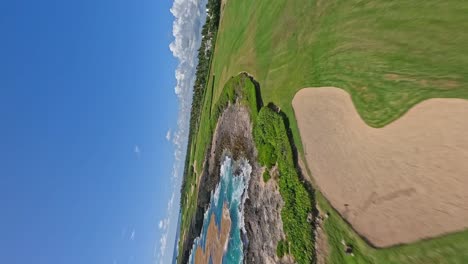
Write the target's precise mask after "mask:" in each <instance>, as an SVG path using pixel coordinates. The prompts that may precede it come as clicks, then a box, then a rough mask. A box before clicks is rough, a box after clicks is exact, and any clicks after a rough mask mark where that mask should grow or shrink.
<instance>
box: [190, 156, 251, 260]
mask: <svg viewBox="0 0 468 264" xmlns="http://www.w3.org/2000/svg"><path fill="white" fill-rule="evenodd" d="M239 163H240V164H239V168H240V170H238V171H240V173H239V175H234V174H233V168H232V167H233V161H232V160H231V158H229V157H226V158H225V160H224V161H223V162H222V164H221V169H220V182H219V184H218V186H216V189H215V191H214V193H212V194H211V198H210V205H209V207H208V210H207V211H206V213H205V216H204V220H203V228H202V232H201V235H200V236H199V237H197V238H196V239H195V241H194V243H193V247H192V252H191V253H190V259H189V263H192V264H193V263H194V259H193V256H194V255H195V251H196V249H197V247H198V246H201V247H203V248H204V247H205V243H206V241H205V238H206V233H207V231H208V226H209V224H210V219H211V215H212V214H214V215H215V221H216V225H217V226H218V227H219V226H220V222H221V217H222V213H223V204H224V203H227V205H228V207H229V214H230V216H231V231H230V234H229V242H228V245H227V249H226V251H225V253H224V257H223V263H242V260H243V244H242V239H241V232H244V233H245V229H244V216H243V212H244V210H243V205H244V201H245V199H246V198H247V195H246V192H244V191H245V190H246V188H247V186H248V184H249V179H250V173H251V171H252V167H251V166H250V165H249V163H248V162H247V161H246V160H241V161H240V162H239ZM213 264H218V263H213Z"/></svg>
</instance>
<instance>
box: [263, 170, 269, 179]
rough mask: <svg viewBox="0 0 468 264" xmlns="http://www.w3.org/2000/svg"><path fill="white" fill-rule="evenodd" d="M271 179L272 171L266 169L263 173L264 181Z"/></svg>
mask: <svg viewBox="0 0 468 264" xmlns="http://www.w3.org/2000/svg"><path fill="white" fill-rule="evenodd" d="M269 179H271V175H270V171H269V170H268V169H265V171H264V172H263V181H264V182H267V181H268V180H269Z"/></svg>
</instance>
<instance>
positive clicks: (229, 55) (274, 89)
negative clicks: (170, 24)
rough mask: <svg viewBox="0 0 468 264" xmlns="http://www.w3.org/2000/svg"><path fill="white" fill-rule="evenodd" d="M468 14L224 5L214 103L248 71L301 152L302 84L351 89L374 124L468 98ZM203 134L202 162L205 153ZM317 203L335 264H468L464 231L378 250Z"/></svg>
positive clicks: (357, 4) (450, 9)
mask: <svg viewBox="0 0 468 264" xmlns="http://www.w3.org/2000/svg"><path fill="white" fill-rule="evenodd" d="M467 13H468V3H463V2H460V1H310V0H296V1H286V0H276V1H266V0H261V1H260V0H259V1H246V0H239V1H228V2H227V5H226V8H225V13H224V14H223V19H222V21H221V26H220V29H219V33H218V40H217V46H216V50H215V55H214V60H213V65H212V74H214V75H215V76H216V78H215V80H214V83H212V82H213V80H211V81H210V84H209V85H208V87H211V86H212V85H213V87H214V88H215V90H214V99H213V101H216V99H217V97H218V96H219V95H220V93H221V87H222V84H223V83H225V82H226V81H227V80H228V78H229V77H231V76H232V75H235V74H237V73H238V72H240V71H248V72H250V73H251V74H252V75H254V76H255V78H256V79H257V80H258V81H259V83H260V84H261V86H262V97H263V98H264V101H265V102H269V101H272V102H275V103H276V104H277V105H279V106H280V107H281V108H282V110H283V111H284V112H285V113H286V114H287V115H288V116H289V118H290V120H291V129H292V131H293V135H294V138H295V142H296V144H297V146H298V149H299V151H301V152H302V146H301V143H300V140H299V136H298V131H297V125H296V123H295V120H294V115H293V111H292V107H291V100H292V98H293V96H294V94H295V92H296V91H297V90H299V89H300V88H302V87H309V86H337V87H341V88H343V89H345V90H347V91H348V92H349V93H350V94H351V95H352V98H353V101H354V103H355V105H356V107H357V109H358V111H359V113H360V114H361V116H362V118H363V119H364V120H365V121H366V122H367V123H368V124H369V125H372V126H376V127H378V126H383V125H385V124H387V123H389V122H391V121H393V120H394V119H396V118H398V117H399V116H400V115H401V114H403V113H404V112H405V111H406V110H408V109H409V108H410V107H411V106H413V105H414V104H416V103H418V102H419V101H421V100H424V99H427V98H431V97H461V98H468V85H467V83H468V75H466V74H465V72H464V71H465V69H467V68H468V45H465V44H466V43H468V31H466V30H465V29H466V28H468V19H466V14H467ZM205 115H206V113H205ZM202 118H203V117H202ZM202 124H203V123H202ZM202 134H204V133H199V138H198V139H197V142H196V144H195V145H196V146H197V149H199V153H197V155H196V156H197V158H196V159H197V160H200V158H201V159H202V158H203V157H202V152H203V148H204V146H206V143H205V144H203V143H204V141H205V140H203V138H204V137H203V136H202ZM205 135H206V134H205ZM317 199H318V201H319V204H320V206H321V207H322V208H323V209H324V210H327V211H330V212H331V216H330V218H329V220H327V221H326V222H325V230H326V232H327V233H328V235H329V240H330V244H331V245H330V246H331V254H330V258H329V262H331V263H372V262H374V263H468V255H467V253H463V252H466V250H464V251H463V250H461V249H463V248H465V249H466V248H468V232H461V233H458V234H454V235H448V236H445V237H442V238H437V239H433V240H429V241H424V242H419V243H416V244H412V245H408V246H399V247H394V248H389V249H383V250H375V249H372V248H370V247H369V246H368V245H366V244H365V242H363V241H362V240H361V239H360V238H359V237H358V236H356V234H355V233H354V232H353V231H352V230H351V229H350V228H349V226H348V225H347V224H346V223H344V222H343V221H342V220H341V218H340V217H339V216H338V215H337V213H336V212H334V211H333V209H332V208H331V207H330V206H329V204H328V203H327V202H326V200H325V199H324V198H323V197H322V196H321V195H320V194H318V197H317ZM343 238H344V239H345V240H346V241H351V242H352V244H353V245H354V246H355V257H350V256H345V255H344V254H343V252H342V251H343V250H342V245H341V242H340V241H341V239H343Z"/></svg>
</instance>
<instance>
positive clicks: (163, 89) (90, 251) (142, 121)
mask: <svg viewBox="0 0 468 264" xmlns="http://www.w3.org/2000/svg"><path fill="white" fill-rule="evenodd" d="M176 2H177V1H176ZM179 2H184V0H181V1H179ZM185 2H187V1H185ZM172 5H173V2H172V1H170V0H138V1H135V0H80V1H58V0H57V1H52V0H43V1H33V0H30V1H26V0H14V1H0V32H1V33H2V37H1V41H0V58H1V60H0V120H1V122H2V123H1V129H0V146H1V147H2V149H1V151H0V208H1V209H2V213H1V217H0V229H1V232H0V235H1V239H0V263H20V264H22V263H28V264H29V263H35V264H42V263H47V264H51V263H68V264H73V263H79V264H83V263H89V264H93V263H96V264H105V263H110V264H113V263H117V264H118V263H139V264H141V263H155V262H156V260H157V259H158V258H161V256H160V255H161V253H160V249H159V247H160V246H161V245H160V244H161V236H162V235H163V233H165V234H166V236H167V232H169V231H168V227H167V226H166V222H165V221H167V223H169V222H171V225H172V226H173V227H172V229H171V230H172V231H170V232H173V231H174V230H175V227H174V226H175V223H173V222H174V221H172V220H171V219H169V220H171V221H169V220H164V219H168V201H169V200H170V198H171V197H174V196H173V195H174V193H175V198H173V203H174V204H176V205H175V206H174V207H171V208H170V209H169V211H175V212H174V213H173V214H172V216H170V218H177V213H178V208H177V205H178V203H179V200H178V197H179V196H178V191H179V190H178V187H177V183H178V182H179V181H180V176H178V177H171V175H174V174H180V168H179V167H180V166H179V167H177V166H175V165H174V160H175V156H174V151H175V150H176V151H178V152H179V154H180V153H182V152H183V150H184V136H185V135H186V128H185V126H186V125H185V123H186V121H183V122H181V121H180V117H183V116H186V111H187V105H189V102H187V100H186V99H185V101H183V100H182V99H181V98H182V97H183V96H185V97H187V96H188V94H189V91H188V90H187V89H185V90H184V91H183V92H179V98H178V97H177V95H176V94H175V93H174V88H175V87H176V86H177V87H179V88H180V86H184V85H182V84H180V82H181V80H180V78H178V79H177V80H176V78H175V77H174V71H175V70H176V67H177V65H178V60H177V59H176V58H174V57H173V54H172V52H175V51H176V50H177V48H175V46H177V45H176V44H173V47H172V52H171V50H170V49H169V44H170V43H171V42H172V41H173V40H174V37H173V21H174V16H173V14H171V12H170V11H169V10H170V8H171V6H172ZM173 13H175V15H177V12H174V10H173ZM195 33H196V32H195ZM189 35H190V34H189ZM176 38H177V37H176ZM182 48H183V47H179V49H182ZM178 59H179V60H180V59H181V58H180V57H179V58H178ZM189 86H190V80H189V81H188V84H185V86H184V87H185V88H186V87H189ZM187 98H188V97H187ZM181 106H184V109H182V110H180V109H179V107H181ZM178 118H179V123H178ZM168 131H170V134H171V135H170V138H169V139H170V140H168V139H166V136H168ZM173 135H176V138H174V136H173ZM176 158H177V155H176ZM178 159H179V160H182V159H183V157H178ZM176 164H177V163H176ZM177 168H179V169H178V170H179V171H177ZM174 170H176V171H174ZM174 190H176V192H174ZM172 239H173V238H172ZM167 248H170V249H168V251H169V252H170V254H169V255H171V253H172V244H169V245H168V246H167ZM167 255H168V254H166V258H162V259H161V261H162V262H163V263H166V261H168V260H169V259H170V258H169V257H167Z"/></svg>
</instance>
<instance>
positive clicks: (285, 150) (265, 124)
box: [253, 107, 315, 263]
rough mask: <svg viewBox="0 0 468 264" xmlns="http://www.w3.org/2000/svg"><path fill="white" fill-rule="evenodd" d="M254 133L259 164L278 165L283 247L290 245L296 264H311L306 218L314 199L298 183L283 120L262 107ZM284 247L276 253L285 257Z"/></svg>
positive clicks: (311, 243)
mask: <svg viewBox="0 0 468 264" xmlns="http://www.w3.org/2000/svg"><path fill="white" fill-rule="evenodd" d="M253 133H254V140H255V145H256V146H257V149H258V152H259V157H262V159H260V158H259V162H260V163H261V164H262V165H266V166H272V165H273V164H275V163H278V170H279V178H278V183H279V187H280V193H281V197H283V200H284V207H283V209H282V211H281V219H282V221H283V229H284V232H285V234H286V241H285V242H283V243H288V242H289V245H290V246H289V249H290V252H291V254H292V255H293V256H294V259H295V260H296V262H297V263H312V262H313V261H314V255H315V251H314V235H313V228H312V225H311V224H310V223H309V222H308V221H307V218H308V215H309V214H310V213H312V212H313V198H312V196H311V194H310V193H309V192H308V191H307V189H306V188H305V186H304V184H303V183H302V182H301V181H300V179H299V175H298V172H297V170H296V167H295V164H294V160H293V152H292V148H291V143H290V142H289V138H288V135H287V130H286V127H285V125H284V121H283V118H282V117H281V115H279V114H278V113H277V112H275V111H273V110H272V109H270V108H269V107H262V108H261V109H260V112H259V114H258V117H257V122H256V124H255V126H254V132H253ZM283 243H280V245H281V246H279V247H281V250H280V249H278V250H279V253H284V250H283V247H284V246H282V244H283Z"/></svg>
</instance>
